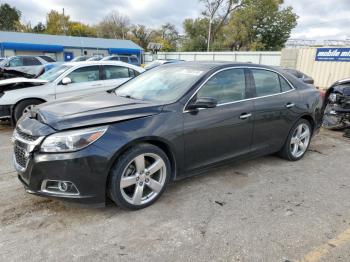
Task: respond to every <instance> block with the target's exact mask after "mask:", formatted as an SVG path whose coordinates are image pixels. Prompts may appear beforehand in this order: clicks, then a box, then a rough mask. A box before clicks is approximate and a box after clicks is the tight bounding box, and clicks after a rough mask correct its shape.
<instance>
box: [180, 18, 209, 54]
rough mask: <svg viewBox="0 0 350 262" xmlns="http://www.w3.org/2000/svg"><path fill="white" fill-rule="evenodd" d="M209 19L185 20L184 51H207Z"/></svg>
mask: <svg viewBox="0 0 350 262" xmlns="http://www.w3.org/2000/svg"><path fill="white" fill-rule="evenodd" d="M208 23H209V19H208V18H196V19H185V21H184V23H183V27H184V31H185V35H186V36H185V39H184V42H183V46H182V49H183V51H205V50H207V40H208V38H207V34H208Z"/></svg>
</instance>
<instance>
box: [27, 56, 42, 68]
mask: <svg viewBox="0 0 350 262" xmlns="http://www.w3.org/2000/svg"><path fill="white" fill-rule="evenodd" d="M23 65H24V66H36V65H41V63H40V61H39V60H38V59H37V58H35V57H32V56H25V57H23Z"/></svg>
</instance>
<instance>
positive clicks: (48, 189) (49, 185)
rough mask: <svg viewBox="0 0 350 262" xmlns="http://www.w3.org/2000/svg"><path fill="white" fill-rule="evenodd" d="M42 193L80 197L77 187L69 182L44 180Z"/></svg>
mask: <svg viewBox="0 0 350 262" xmlns="http://www.w3.org/2000/svg"><path fill="white" fill-rule="evenodd" d="M41 191H42V192H45V193H51V194H61V195H79V191H78V189H77V187H76V186H75V185H74V184H73V183H72V182H69V181H58V180H44V181H43V182H42V184H41Z"/></svg>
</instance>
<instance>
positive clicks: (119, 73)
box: [103, 65, 130, 80]
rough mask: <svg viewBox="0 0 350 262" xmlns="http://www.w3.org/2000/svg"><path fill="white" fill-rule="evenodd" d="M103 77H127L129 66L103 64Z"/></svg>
mask: <svg viewBox="0 0 350 262" xmlns="http://www.w3.org/2000/svg"><path fill="white" fill-rule="evenodd" d="M103 74H104V79H106V80H110V79H119V78H129V77H130V76H129V68H127V67H122V66H112V65H106V66H103Z"/></svg>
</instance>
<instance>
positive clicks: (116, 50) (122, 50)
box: [108, 48, 141, 55]
mask: <svg viewBox="0 0 350 262" xmlns="http://www.w3.org/2000/svg"><path fill="white" fill-rule="evenodd" d="M108 52H109V53H110V54H132V55H140V53H141V50H140V49H132V48H109V49H108Z"/></svg>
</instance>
